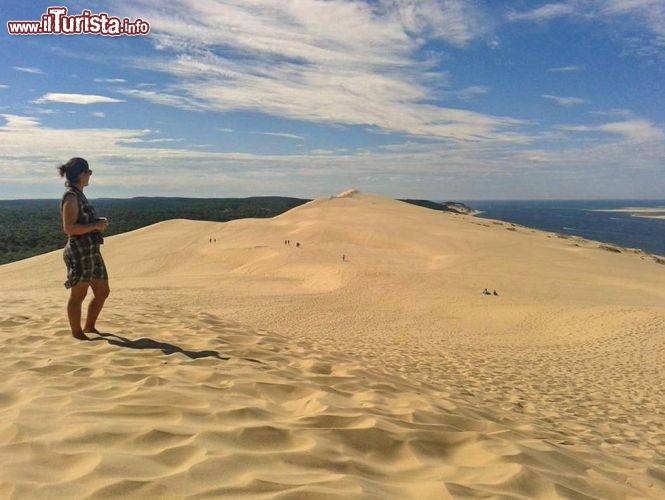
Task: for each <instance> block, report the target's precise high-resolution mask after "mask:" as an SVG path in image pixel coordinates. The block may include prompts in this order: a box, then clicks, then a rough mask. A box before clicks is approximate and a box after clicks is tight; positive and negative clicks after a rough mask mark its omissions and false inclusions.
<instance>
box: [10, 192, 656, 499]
mask: <svg viewBox="0 0 665 500" xmlns="http://www.w3.org/2000/svg"><path fill="white" fill-rule="evenodd" d="M215 240H216V241H215ZM103 253H104V256H105V259H106V262H107V266H108V268H109V272H110V276H111V288H112V294H111V296H110V298H109V300H108V302H107V305H106V308H105V311H104V313H103V315H102V318H101V319H100V326H101V327H102V329H103V332H104V334H103V335H102V336H100V338H99V339H97V340H95V341H93V342H87V343H80V342H75V341H73V340H72V339H71V337H70V335H69V331H68V326H67V319H66V316H65V311H64V307H65V301H66V296H67V295H66V294H67V292H66V291H65V290H64V288H63V287H62V282H63V281H64V266H63V264H62V257H61V252H53V253H51V254H47V255H43V256H39V257H35V258H33V259H28V260H25V261H21V262H17V263H13V264H8V265H5V266H0V286H1V287H2V288H1V290H0V291H1V293H2V306H3V308H2V310H1V311H0V346H2V348H3V353H4V356H3V358H2V359H1V360H0V373H2V374H3V377H2V378H1V379H0V411H1V412H2V413H3V419H2V423H0V496H3V497H11V498H34V497H44V496H48V497H51V498H86V497H88V498H117V497H123V498H146V497H159V498H201V497H236V496H243V495H244V496H255V497H263V498H285V497H306V498H419V499H420V498H437V499H438V498H460V497H510V496H514V497H522V498H559V497H560V498H571V497H584V496H586V497H592V498H598V497H601V498H663V497H665V471H664V470H663V466H662V464H663V459H664V458H665V433H664V432H663V430H662V425H661V423H662V421H663V418H664V417H665V415H664V414H663V409H662V404H661V402H660V399H659V397H660V396H659V395H660V393H661V392H662V388H663V386H664V385H665V372H664V370H663V369H662V356H663V354H664V353H665V337H664V335H665V333H664V332H665V306H664V305H663V304H665V291H664V290H663V286H662V284H663V278H664V275H663V272H665V269H664V268H663V266H659V265H657V264H656V263H654V262H653V261H651V260H650V259H647V258H645V256H644V255H640V254H636V253H627V252H623V253H615V252H607V251H603V250H601V249H598V248H597V244H594V243H593V242H584V241H579V240H568V239H561V238H557V237H556V236H555V235H551V234H547V233H543V232H538V231H532V230H529V229H527V228H522V227H514V226H511V225H509V224H504V223H500V222H498V221H496V222H493V221H485V220H479V219H475V218H473V217H468V216H456V215H451V214H445V213H441V212H436V211H432V210H428V209H425V208H422V207H417V206H413V205H409V204H406V203H403V202H399V201H396V200H391V199H387V198H383V197H380V196H376V195H371V194H365V193H359V192H357V191H355V190H354V192H353V193H350V194H349V195H346V196H343V197H333V198H321V199H318V200H314V201H312V202H310V203H307V204H305V205H302V206H299V207H297V208H295V209H293V210H291V211H289V212H287V213H285V214H282V215H280V216H278V217H275V218H274V219H251V220H236V221H232V222H229V223H215V222H201V221H188V220H172V221H167V222H163V223H160V224H156V225H153V226H150V227H146V228H143V229H140V230H137V231H133V232H131V233H126V234H123V235H118V236H114V237H110V238H107V241H106V244H105V245H104V248H103ZM484 288H489V289H491V290H494V289H496V290H497V293H498V295H496V296H494V295H491V296H486V295H483V294H482V293H481V292H482V290H483V289H484Z"/></svg>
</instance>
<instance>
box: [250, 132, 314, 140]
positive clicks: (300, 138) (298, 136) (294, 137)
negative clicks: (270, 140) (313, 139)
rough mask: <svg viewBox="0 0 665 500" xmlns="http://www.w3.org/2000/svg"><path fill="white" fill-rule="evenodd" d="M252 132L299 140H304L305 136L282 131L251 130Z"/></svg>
mask: <svg viewBox="0 0 665 500" xmlns="http://www.w3.org/2000/svg"><path fill="white" fill-rule="evenodd" d="M252 134H256V135H268V136H271V137H282V138H284V139H296V140H299V141H302V140H305V138H304V137H303V136H301V135H295V134H287V133H282V132H252Z"/></svg>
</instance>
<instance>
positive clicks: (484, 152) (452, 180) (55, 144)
mask: <svg viewBox="0 0 665 500" xmlns="http://www.w3.org/2000/svg"><path fill="white" fill-rule="evenodd" d="M2 118H3V119H4V122H5V123H4V124H2V121H0V185H3V186H10V187H11V186H14V188H15V189H18V190H19V191H20V190H21V189H25V186H27V185H28V184H30V185H35V184H39V186H40V189H42V190H43V192H47V193H53V192H54V191H53V188H54V186H55V185H59V184H58V181H59V179H58V177H57V175H56V172H55V168H54V167H55V166H56V165H58V164H59V163H61V162H62V161H64V160H66V159H67V158H69V157H71V156H72V155H73V154H76V155H77V156H82V157H84V158H87V159H88V160H89V161H91V162H92V163H93V164H94V165H96V166H97V167H99V170H98V172H99V177H97V178H96V179H95V192H96V193H98V194H101V193H103V196H123V197H127V196H134V195H150V194H159V195H165V196H169V195H171V196H182V195H183V186H187V188H188V191H186V193H187V194H188V195H196V196H238V195H241V196H250V195H257V194H284V195H294V194H296V193H301V194H302V195H306V196H323V195H329V194H333V193H335V192H337V191H341V190H342V189H344V188H346V187H348V185H349V184H352V185H355V186H356V187H358V188H359V189H361V190H365V191H370V192H381V193H384V194H387V195H394V196H400V197H402V196H409V195H410V194H411V193H413V194H414V195H417V196H428V197H434V199H436V197H437V196H441V192H442V191H441V190H442V189H444V190H445V191H444V192H445V193H446V195H447V196H450V197H455V196H460V193H465V195H466V196H467V197H473V196H481V197H483V196H484V197H488V196H496V197H504V198H505V197H510V196H520V195H521V196H523V195H524V192H523V191H520V189H522V188H519V186H518V185H519V184H520V183H514V182H507V181H506V179H508V180H510V179H512V178H513V177H514V176H517V175H519V176H520V178H524V176H525V175H528V176H530V178H534V176H535V177H537V178H538V177H540V176H542V182H540V183H537V185H535V186H534V188H533V189H532V190H531V191H530V196H532V197H547V196H552V194H553V193H556V194H558V193H562V192H566V193H567V194H568V195H578V196H584V195H585V192H583V191H580V192H579V193H578V192H576V191H575V190H574V187H575V186H581V185H590V184H593V185H594V186H596V187H598V186H601V185H602V186H606V187H607V189H608V190H607V191H605V193H606V194H610V195H611V194H613V193H615V192H614V191H611V189H612V186H614V189H616V169H617V168H621V169H624V171H625V169H626V168H633V169H638V168H639V169H647V170H648V169H651V170H653V171H654V172H656V173H654V174H653V175H649V176H648V178H649V179H651V182H649V183H648V184H645V185H644V187H645V190H644V191H642V192H641V195H643V196H644V195H649V194H653V195H654V196H655V195H656V193H658V192H659V191H658V190H659V189H660V190H661V191H660V192H662V188H665V185H664V184H663V182H662V181H657V182H653V178H655V179H663V178H665V176H658V175H657V171H658V169H661V170H662V158H663V156H665V147H664V145H665V141H663V140H662V139H659V140H655V141H653V143H652V144H650V147H648V148H645V147H643V145H642V143H639V142H636V141H635V140H625V139H626V138H629V137H630V138H636V137H639V138H641V139H647V138H649V137H652V138H655V139H657V138H658V137H662V135H661V134H659V133H658V129H657V128H656V127H655V126H654V125H653V124H651V123H650V122H644V123H643V124H642V125H640V124H639V123H633V124H632V125H631V124H627V123H623V124H622V125H618V124H607V125H606V126H602V127H599V128H598V130H597V132H605V133H607V134H609V135H610V136H611V135H617V134H618V135H620V136H621V137H622V138H624V140H621V141H609V142H605V143H598V142H597V141H596V140H595V139H594V138H591V139H590V141H589V142H588V143H587V142H585V141H584V135H586V134H580V135H581V139H580V140H579V147H577V148H566V149H564V150H556V149H552V148H549V147H547V146H545V147H542V148H538V147H537V146H536V145H530V144H516V145H515V147H511V148H505V145H504V144H500V143H497V142H483V143H469V142H453V143H449V144H448V145H447V147H445V148H442V147H441V143H440V142H438V141H430V142H421V143H415V142H405V143H403V144H395V145H394V146H391V147H389V146H386V147H385V148H381V149H377V150H364V151H361V150H335V151H331V150H326V151H324V150H315V151H312V152H310V153H309V154H295V155H256V154H245V153H242V154H241V153H215V152H204V151H198V150H197V146H196V145H190V146H186V145H184V144H182V143H178V142H176V141H175V140H172V139H163V138H159V137H157V138H155V137H154V135H155V133H156V131H152V130H131V129H124V130H120V129H108V128H92V129H90V128H86V129H55V128H51V127H47V126H44V125H43V124H41V123H40V121H39V120H38V119H36V118H33V117H27V116H17V115H2ZM640 129H641V132H640ZM650 130H651V132H649V131H650ZM654 130H655V133H654ZM579 131H580V132H593V130H590V129H589V128H586V129H584V130H579ZM156 141H159V142H164V143H165V144H164V145H160V144H159V143H158V142H156ZM36 142H39V144H40V145H41V147H40V148H39V151H37V152H36V151H35V150H34V144H35V143H36ZM165 146H169V147H165ZM176 146H178V147H176ZM28 161H29V162H30V164H31V165H33V166H34V168H33V169H32V170H31V172H26V174H25V175H23V176H21V175H19V176H17V172H23V171H24V170H25V169H22V168H20V167H22V166H24V165H25V164H26V162H28ZM183 164H186V165H191V166H193V167H194V168H192V169H183V168H182V166H183ZM580 165H583V167H580ZM97 167H96V168H97ZM654 169H655V170H654ZM35 170H36V171H38V172H40V174H43V175H39V176H35V175H32V172H34V171H35ZM156 171H158V172H159V175H158V176H156V175H155V172H156ZM102 172H103V175H102ZM553 174H555V175H553ZM396 177H398V178H399V181H400V182H399V183H397V184H395V183H393V182H391V181H390V179H394V178H396ZM511 186H514V187H515V191H514V192H513V191H511ZM571 189H572V190H571ZM457 190H460V191H457ZM586 194H587V195H588V192H586Z"/></svg>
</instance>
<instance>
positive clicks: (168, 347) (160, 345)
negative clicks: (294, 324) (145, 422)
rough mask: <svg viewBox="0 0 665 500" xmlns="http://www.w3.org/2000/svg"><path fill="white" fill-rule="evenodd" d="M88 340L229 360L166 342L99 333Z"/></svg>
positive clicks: (212, 352)
mask: <svg viewBox="0 0 665 500" xmlns="http://www.w3.org/2000/svg"><path fill="white" fill-rule="evenodd" d="M90 340H106V341H107V342H108V343H109V344H113V345H116V346H118V347H126V348H128V349H159V350H160V351H162V352H163V353H164V354H166V355H171V354H176V353H180V354H184V355H185V356H187V357H188V358H190V359H200V358H217V359H221V360H223V361H227V360H229V359H231V358H229V357H224V356H221V355H220V354H219V353H218V352H217V351H188V350H186V349H183V348H182V347H178V346H177V345H173V344H167V343H166V342H159V341H157V340H153V339H149V338H145V337H144V338H140V339H138V340H131V339H128V338H126V337H121V336H120V335H116V334H114V333H100V334H99V337H94V338H91V339H90ZM250 361H257V360H250ZM257 362H258V361H257Z"/></svg>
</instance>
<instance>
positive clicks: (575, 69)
mask: <svg viewBox="0 0 665 500" xmlns="http://www.w3.org/2000/svg"><path fill="white" fill-rule="evenodd" d="M583 70H584V66H577V65H571V66H561V67H558V68H550V69H548V70H547V71H549V72H550V73H572V72H578V71H583Z"/></svg>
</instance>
